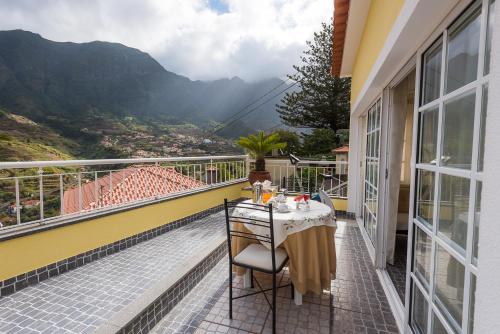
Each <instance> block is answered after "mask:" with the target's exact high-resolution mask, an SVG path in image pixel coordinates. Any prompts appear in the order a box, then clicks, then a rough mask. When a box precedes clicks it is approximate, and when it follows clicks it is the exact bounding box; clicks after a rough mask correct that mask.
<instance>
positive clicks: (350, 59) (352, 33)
mask: <svg viewBox="0 0 500 334" xmlns="http://www.w3.org/2000/svg"><path fill="white" fill-rule="evenodd" d="M370 4H371V0H351V1H350V4H349V11H348V16H347V24H346V27H345V37H344V46H343V50H342V60H341V64H340V69H339V76H341V77H346V76H350V75H351V74H352V70H353V68H354V62H355V60H356V56H357V53H358V48H359V45H360V42H361V37H362V36H363V31H364V28H365V23H366V18H367V16H368V12H369V9H370Z"/></svg>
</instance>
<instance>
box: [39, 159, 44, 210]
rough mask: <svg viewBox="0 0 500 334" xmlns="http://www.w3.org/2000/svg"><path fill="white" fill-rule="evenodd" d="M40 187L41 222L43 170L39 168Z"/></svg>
mask: <svg viewBox="0 0 500 334" xmlns="http://www.w3.org/2000/svg"><path fill="white" fill-rule="evenodd" d="M38 175H39V187H40V220H43V218H44V214H43V168H38Z"/></svg>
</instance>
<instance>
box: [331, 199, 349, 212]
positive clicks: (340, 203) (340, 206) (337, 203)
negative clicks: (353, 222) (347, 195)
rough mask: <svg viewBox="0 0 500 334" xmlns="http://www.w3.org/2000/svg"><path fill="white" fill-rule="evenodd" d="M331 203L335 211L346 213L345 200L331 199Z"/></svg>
mask: <svg viewBox="0 0 500 334" xmlns="http://www.w3.org/2000/svg"><path fill="white" fill-rule="evenodd" d="M332 202H333V206H334V207H335V210H339V211H346V212H347V199H343V198H333V199H332Z"/></svg>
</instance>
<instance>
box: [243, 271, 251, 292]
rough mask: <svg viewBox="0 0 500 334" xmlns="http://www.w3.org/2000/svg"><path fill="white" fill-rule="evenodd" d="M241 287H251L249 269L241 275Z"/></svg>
mask: <svg viewBox="0 0 500 334" xmlns="http://www.w3.org/2000/svg"><path fill="white" fill-rule="evenodd" d="M243 287H244V288H245V289H248V288H251V287H252V271H251V270H250V269H247V270H246V271H245V275H243Z"/></svg>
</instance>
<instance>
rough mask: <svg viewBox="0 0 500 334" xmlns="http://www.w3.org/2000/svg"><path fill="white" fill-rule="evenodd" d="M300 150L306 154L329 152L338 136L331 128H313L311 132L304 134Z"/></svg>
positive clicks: (335, 143)
mask: <svg viewBox="0 0 500 334" xmlns="http://www.w3.org/2000/svg"><path fill="white" fill-rule="evenodd" d="M303 137H304V143H303V145H302V150H303V153H304V154H307V155H317V154H330V153H331V152H332V149H333V148H335V147H336V146H337V143H338V138H337V135H336V134H335V131H333V130H332V129H314V130H313V132H312V133H311V134H304V135H303Z"/></svg>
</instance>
